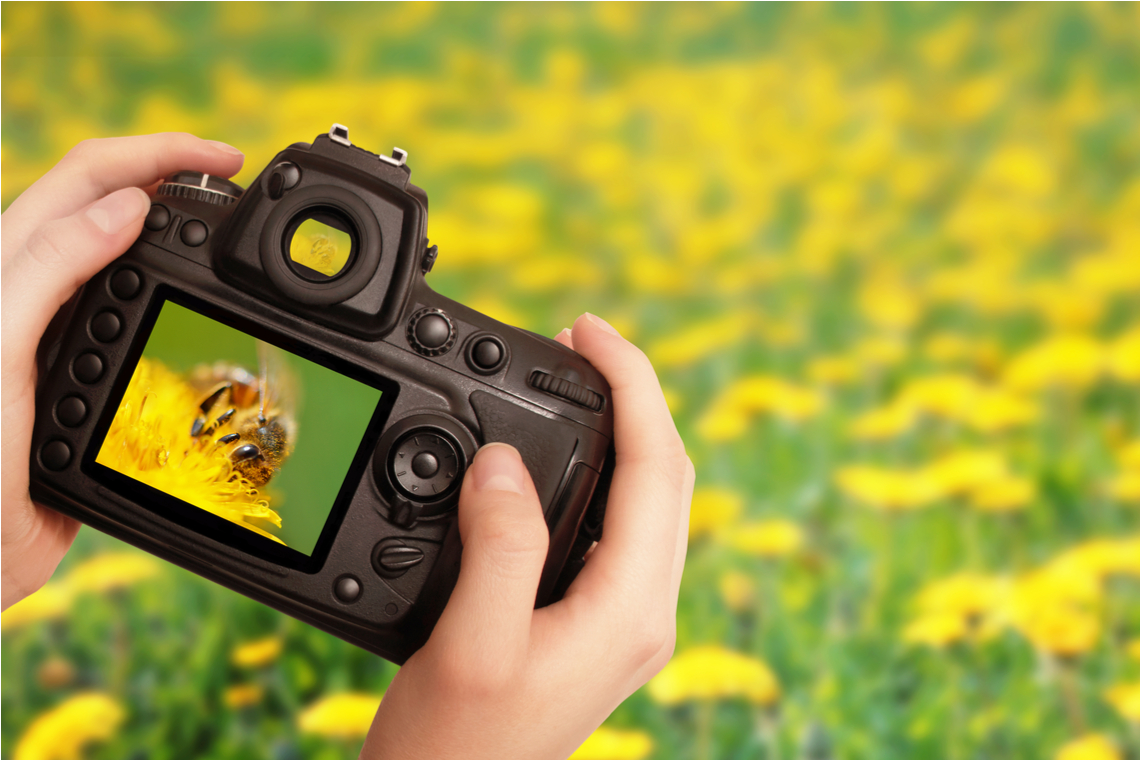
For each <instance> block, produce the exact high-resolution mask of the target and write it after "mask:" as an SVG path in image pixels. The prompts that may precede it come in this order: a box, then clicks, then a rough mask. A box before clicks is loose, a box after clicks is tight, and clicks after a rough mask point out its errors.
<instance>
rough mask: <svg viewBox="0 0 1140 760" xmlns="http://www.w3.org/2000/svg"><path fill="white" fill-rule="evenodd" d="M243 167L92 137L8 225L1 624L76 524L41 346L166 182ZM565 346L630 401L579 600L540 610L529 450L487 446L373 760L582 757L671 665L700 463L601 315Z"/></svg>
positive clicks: (143, 142)
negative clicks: (41, 371) (35, 488)
mask: <svg viewBox="0 0 1140 760" xmlns="http://www.w3.org/2000/svg"><path fill="white" fill-rule="evenodd" d="M243 160H244V159H243V156H242V154H241V153H240V152H239V151H237V150H236V149H234V148H232V147H230V146H228V145H224V144H222V143H216V142H212V141H207V140H201V139H199V138H197V137H194V136H192V135H187V134H179V133H167V134H158V135H146V136H141V137H125V138H113V139H106V140H89V141H86V142H83V143H80V144H79V145H78V146H76V148H74V149H73V150H72V151H71V152H69V153H68V154H67V156H65V157H64V158H63V160H61V161H60V162H59V164H58V165H56V166H55V167H54V168H53V169H52V170H51V171H49V172H48V173H47V174H46V175H44V177H42V178H41V179H40V180H38V181H37V182H36V183H35V184H33V185H32V186H31V187H30V188H29V189H28V190H27V191H26V192H25V193H24V194H23V195H21V196H20V197H19V198H17V199H16V200H15V201H14V202H13V203H12V205H11V206H10V207H9V208H8V210H7V211H5V212H4V214H3V217H2V220H0V233H2V258H0V287H2V290H0V295H2V298H0V310H2V314H0V328H2V339H3V357H2V363H0V380H2V388H0V390H2V404H3V430H4V446H3V452H2V454H3V456H2V459H3V462H2V464H3V470H2V475H3V483H2V498H3V503H2V508H3V520H2V534H3V535H2V552H0V564H2V569H3V584H2V586H3V588H2V591H3V609H7V608H8V607H9V606H10V605H12V604H14V603H15V602H17V601H19V600H20V599H23V598H24V597H26V596H27V595H29V594H31V593H32V592H34V591H35V590H37V589H38V588H40V587H41V586H42V585H43V584H44V583H45V582H46V581H47V580H48V578H50V577H51V574H52V572H54V570H55V568H56V566H57V565H58V564H59V561H60V559H62V557H63V555H64V554H65V553H66V552H67V549H68V548H69V547H70V545H71V542H72V540H73V539H74V537H75V533H76V531H77V530H78V527H79V525H78V523H77V522H75V521H74V520H72V519H70V518H67V517H64V516H62V515H60V514H59V513H57V512H54V511H52V510H50V509H47V508H45V507H42V506H40V505H37V504H35V503H33V502H32V500H31V497H30V496H29V494H28V461H29V452H30V445H31V435H32V426H33V422H34V419H35V405H34V401H35V383H36V370H35V351H36V347H37V345H38V343H39V339H40V336H41V335H42V334H43V332H44V329H45V328H46V327H47V324H48V322H49V321H50V320H51V318H52V317H53V316H54V314H55V313H56V311H57V310H58V309H59V307H60V306H61V305H62V304H63V303H64V302H66V301H67V300H68V298H70V297H71V296H72V294H74V292H75V291H76V289H78V288H79V287H80V286H81V285H82V284H83V283H84V282H86V281H87V280H88V279H89V278H90V277H91V276H93V275H94V274H95V273H97V272H98V271H99V270H101V269H102V268H103V267H105V266H106V265H107V264H109V263H110V262H111V261H113V260H114V259H115V258H117V257H118V256H119V255H121V254H122V253H123V252H125V251H126V250H127V248H129V247H130V245H131V244H132V243H133V242H134V241H135V239H136V238H137V237H138V235H139V232H140V231H141V229H142V223H143V219H144V218H145V217H146V213H147V211H148V209H149V204H150V200H149V197H148V195H149V193H153V191H154V189H155V188H156V186H157V184H158V183H159V181H160V180H161V179H162V178H163V177H164V176H167V175H169V174H171V173H173V172H175V171H178V170H182V169H186V170H193V171H201V172H205V173H208V174H213V175H217V176H220V177H230V176H233V175H234V174H236V173H237V171H238V170H239V169H240V168H241V165H242V162H243ZM556 340H558V341H559V342H561V343H562V344H564V345H566V346H568V347H570V348H572V349H574V350H575V351H577V352H578V353H580V354H582V355H583V356H584V357H586V359H588V360H589V361H590V362H591V363H592V364H593V365H594V366H595V367H596V368H597V369H598V370H599V371H600V372H601V373H602V374H603V375H604V376H605V377H606V380H607V381H608V382H609V384H610V387H611V389H612V391H613V396H612V397H613V405H614V438H615V440H614V443H615V450H616V455H617V464H616V469H615V471H614V477H613V484H612V486H611V489H610V496H609V502H608V505H607V510H606V518H605V524H604V530H603V536H602V540H601V541H600V542H599V543H598V544H597V545H596V546H595V547H594V548H593V550H592V551H591V553H590V554H589V556H588V558H587V562H586V566H585V567H584V568H583V570H582V572H581V573H580V574H579V576H578V578H577V579H576V580H575V581H574V583H573V584H572V585H571V586H570V588H569V589H568V591H567V593H566V595H565V596H564V598H563V599H562V600H561V601H559V602H557V603H555V604H552V605H550V606H548V607H544V608H542V609H540V610H536V609H534V602H535V596H536V593H537V589H538V581H539V576H540V574H541V571H542V566H543V563H544V561H545V558H546V551H547V545H548V540H549V534H548V531H547V528H546V523H545V521H544V519H543V515H542V507H541V505H540V503H539V500H538V496H537V495H536V493H535V489H534V484H533V483H532V481H531V478H530V475H529V473H528V472H527V469H526V467H525V465H524V464H523V462H522V460H521V458H520V457H519V455H518V452H517V451H515V449H513V448H512V447H510V446H507V445H505V444H500V443H492V444H489V445H487V446H484V447H483V448H482V449H480V451H479V452H478V453H477V454H476V456H475V459H474V461H473V463H472V465H471V468H470V469H469V470H468V472H467V474H466V476H465V477H464V481H463V486H462V490H461V492H460V499H459V511H458V515H459V529H460V535H461V537H462V540H463V556H462V561H461V569H460V574H459V579H458V582H457V584H456V587H455V590H454V591H453V592H452V595H451V598H450V600H449V601H448V604H447V607H446V609H445V610H444V612H443V615H442V617H441V618H440V620H439V622H438V623H437V625H436V626H435V629H434V630H433V632H432V635H431V637H430V639H429V640H428V642H427V643H426V644H425V645H424V646H423V647H422V648H421V649H420V650H419V651H418V652H416V653H415V654H414V655H413V656H412V657H411V658H410V659H409V660H408V662H407V663H406V664H405V665H404V667H403V668H401V669H400V671H399V673H398V674H397V676H396V678H395V680H394V681H393V682H392V685H391V686H390V687H389V689H388V691H387V694H386V695H385V697H384V699H383V701H382V702H381V705H380V708H379V710H378V711H377V714H376V718H375V720H374V721H373V724H372V728H371V730H370V731H369V734H368V738H367V739H366V741H365V744H364V749H363V750H362V753H361V757H362V758H367V759H369V760H371V759H373V758H376V759H378V760H379V759H385V760H386V759H387V758H413V757H430V758H435V759H437V760H444V759H446V758H452V757H455V758H465V759H467V760H477V759H478V758H484V757H486V758H516V757H518V758H524V757H525V758H534V759H537V760H542V759H543V758H551V759H553V758H565V757H567V756H569V755H570V754H571V753H572V752H573V751H574V749H575V748H576V747H577V746H578V745H580V744H581V743H582V742H583V741H584V740H585V739H586V737H587V736H589V734H590V733H591V732H592V731H593V730H594V729H595V728H597V726H598V725H600V724H601V722H602V721H603V720H605V718H606V716H608V715H609V714H610V712H612V711H613V709H614V708H615V707H617V705H619V704H620V703H621V702H622V701H623V700H624V699H625V698H626V697H628V696H629V695H630V694H632V693H633V692H634V691H635V690H636V689H637V688H638V687H640V686H641V685H642V684H644V683H645V682H646V681H648V680H649V678H651V677H652V676H653V675H654V674H655V673H657V672H658V671H659V670H660V669H661V668H662V667H664V665H665V663H666V662H668V660H669V658H670V657H671V656H672V653H673V645H674V640H675V636H676V611H677V594H678V589H679V587H680V583H681V573H682V569H683V567H684V560H685V550H686V546H687V539H688V519H689V503H690V501H691V499H692V492H693V481H694V471H693V465H692V462H691V461H690V460H689V458H688V456H686V454H685V448H684V445H683V444H682V442H681V439H680V436H679V435H678V434H677V430H676V427H675V426H674V424H673V420H672V418H671V416H670V414H669V410H668V407H667V406H666V404H665V399H664V397H663V395H662V393H661V387H660V385H659V383H658V381H657V377H656V375H655V373H654V371H653V368H652V366H651V365H650V363H649V360H648V359H647V358H646V357H645V355H644V354H643V353H642V352H641V351H640V350H638V349H637V348H636V347H635V346H634V345H633V344H631V343H629V342H628V341H626V340H625V339H623V338H622V337H621V336H620V335H619V334H618V333H617V331H615V330H614V329H613V328H612V327H610V326H609V325H608V324H607V323H606V322H604V321H603V320H601V319H600V318H598V317H594V316H592V315H589V314H586V315H583V316H582V317H579V318H578V320H577V321H576V322H575V323H574V327H573V329H572V330H564V331H563V332H562V333H561V334H560V335H558V336H557V338H556Z"/></svg>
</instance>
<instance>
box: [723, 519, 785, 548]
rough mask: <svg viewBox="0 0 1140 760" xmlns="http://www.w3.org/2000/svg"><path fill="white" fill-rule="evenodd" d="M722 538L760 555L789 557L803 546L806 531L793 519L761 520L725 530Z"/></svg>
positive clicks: (734, 545) (728, 542) (733, 545)
mask: <svg viewBox="0 0 1140 760" xmlns="http://www.w3.org/2000/svg"><path fill="white" fill-rule="evenodd" d="M722 540H723V541H724V542H725V543H727V544H728V545H729V546H731V547H733V548H734V549H736V550H738V551H742V552H745V553H748V554H755V555H756V556H758V557H787V556H788V555H791V554H795V553H796V552H797V551H799V549H800V547H801V546H803V543H804V533H803V530H801V529H800V526H798V525H796V524H795V523H794V522H792V521H791V520H761V521H759V522H754V523H745V524H744V525H736V526H733V527H732V528H730V529H728V530H725V531H724V533H723V537H722Z"/></svg>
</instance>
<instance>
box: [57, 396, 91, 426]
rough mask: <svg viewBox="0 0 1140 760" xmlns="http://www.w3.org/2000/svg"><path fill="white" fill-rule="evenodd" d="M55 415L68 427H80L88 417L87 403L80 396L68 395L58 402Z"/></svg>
mask: <svg viewBox="0 0 1140 760" xmlns="http://www.w3.org/2000/svg"><path fill="white" fill-rule="evenodd" d="M55 416H56V417H57V418H58V419H59V421H60V423H61V424H63V425H66V426H67V427H79V426H80V425H82V424H83V421H84V420H85V419H87V404H86V403H84V401H83V399H81V398H79V396H68V397H67V398H65V399H63V400H61V401H60V402H59V403H58V404H56V407H55Z"/></svg>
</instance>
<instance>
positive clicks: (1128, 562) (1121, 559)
mask: <svg viewBox="0 0 1140 760" xmlns="http://www.w3.org/2000/svg"><path fill="white" fill-rule="evenodd" d="M1056 563H1057V564H1059V565H1062V566H1064V565H1067V564H1068V565H1072V566H1075V567H1076V568H1079V569H1080V570H1084V571H1086V572H1088V573H1090V574H1092V575H1094V576H1096V577H1098V578H1102V579H1103V578H1105V577H1107V576H1109V575H1135V576H1140V536H1137V537H1133V538H1101V539H1095V540H1092V541H1085V542H1084V543H1081V544H1078V545H1077V546H1074V547H1073V548H1071V549H1069V550H1068V551H1066V552H1065V553H1063V554H1062V555H1061V556H1059V557H1058V558H1057V559H1056Z"/></svg>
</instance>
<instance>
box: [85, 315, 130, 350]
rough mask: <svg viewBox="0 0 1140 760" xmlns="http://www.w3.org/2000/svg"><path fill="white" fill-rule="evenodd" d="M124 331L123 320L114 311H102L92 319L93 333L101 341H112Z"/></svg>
mask: <svg viewBox="0 0 1140 760" xmlns="http://www.w3.org/2000/svg"><path fill="white" fill-rule="evenodd" d="M122 332H123V320H121V319H119V315H118V314H116V313H115V312H113V311H101V312H99V313H98V314H96V315H95V316H94V317H93V318H92V319H91V334H92V335H93V336H95V340H97V341H99V342H100V343H110V342H111V341H113V340H115V338H118V337H119V335H121V334H122Z"/></svg>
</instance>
